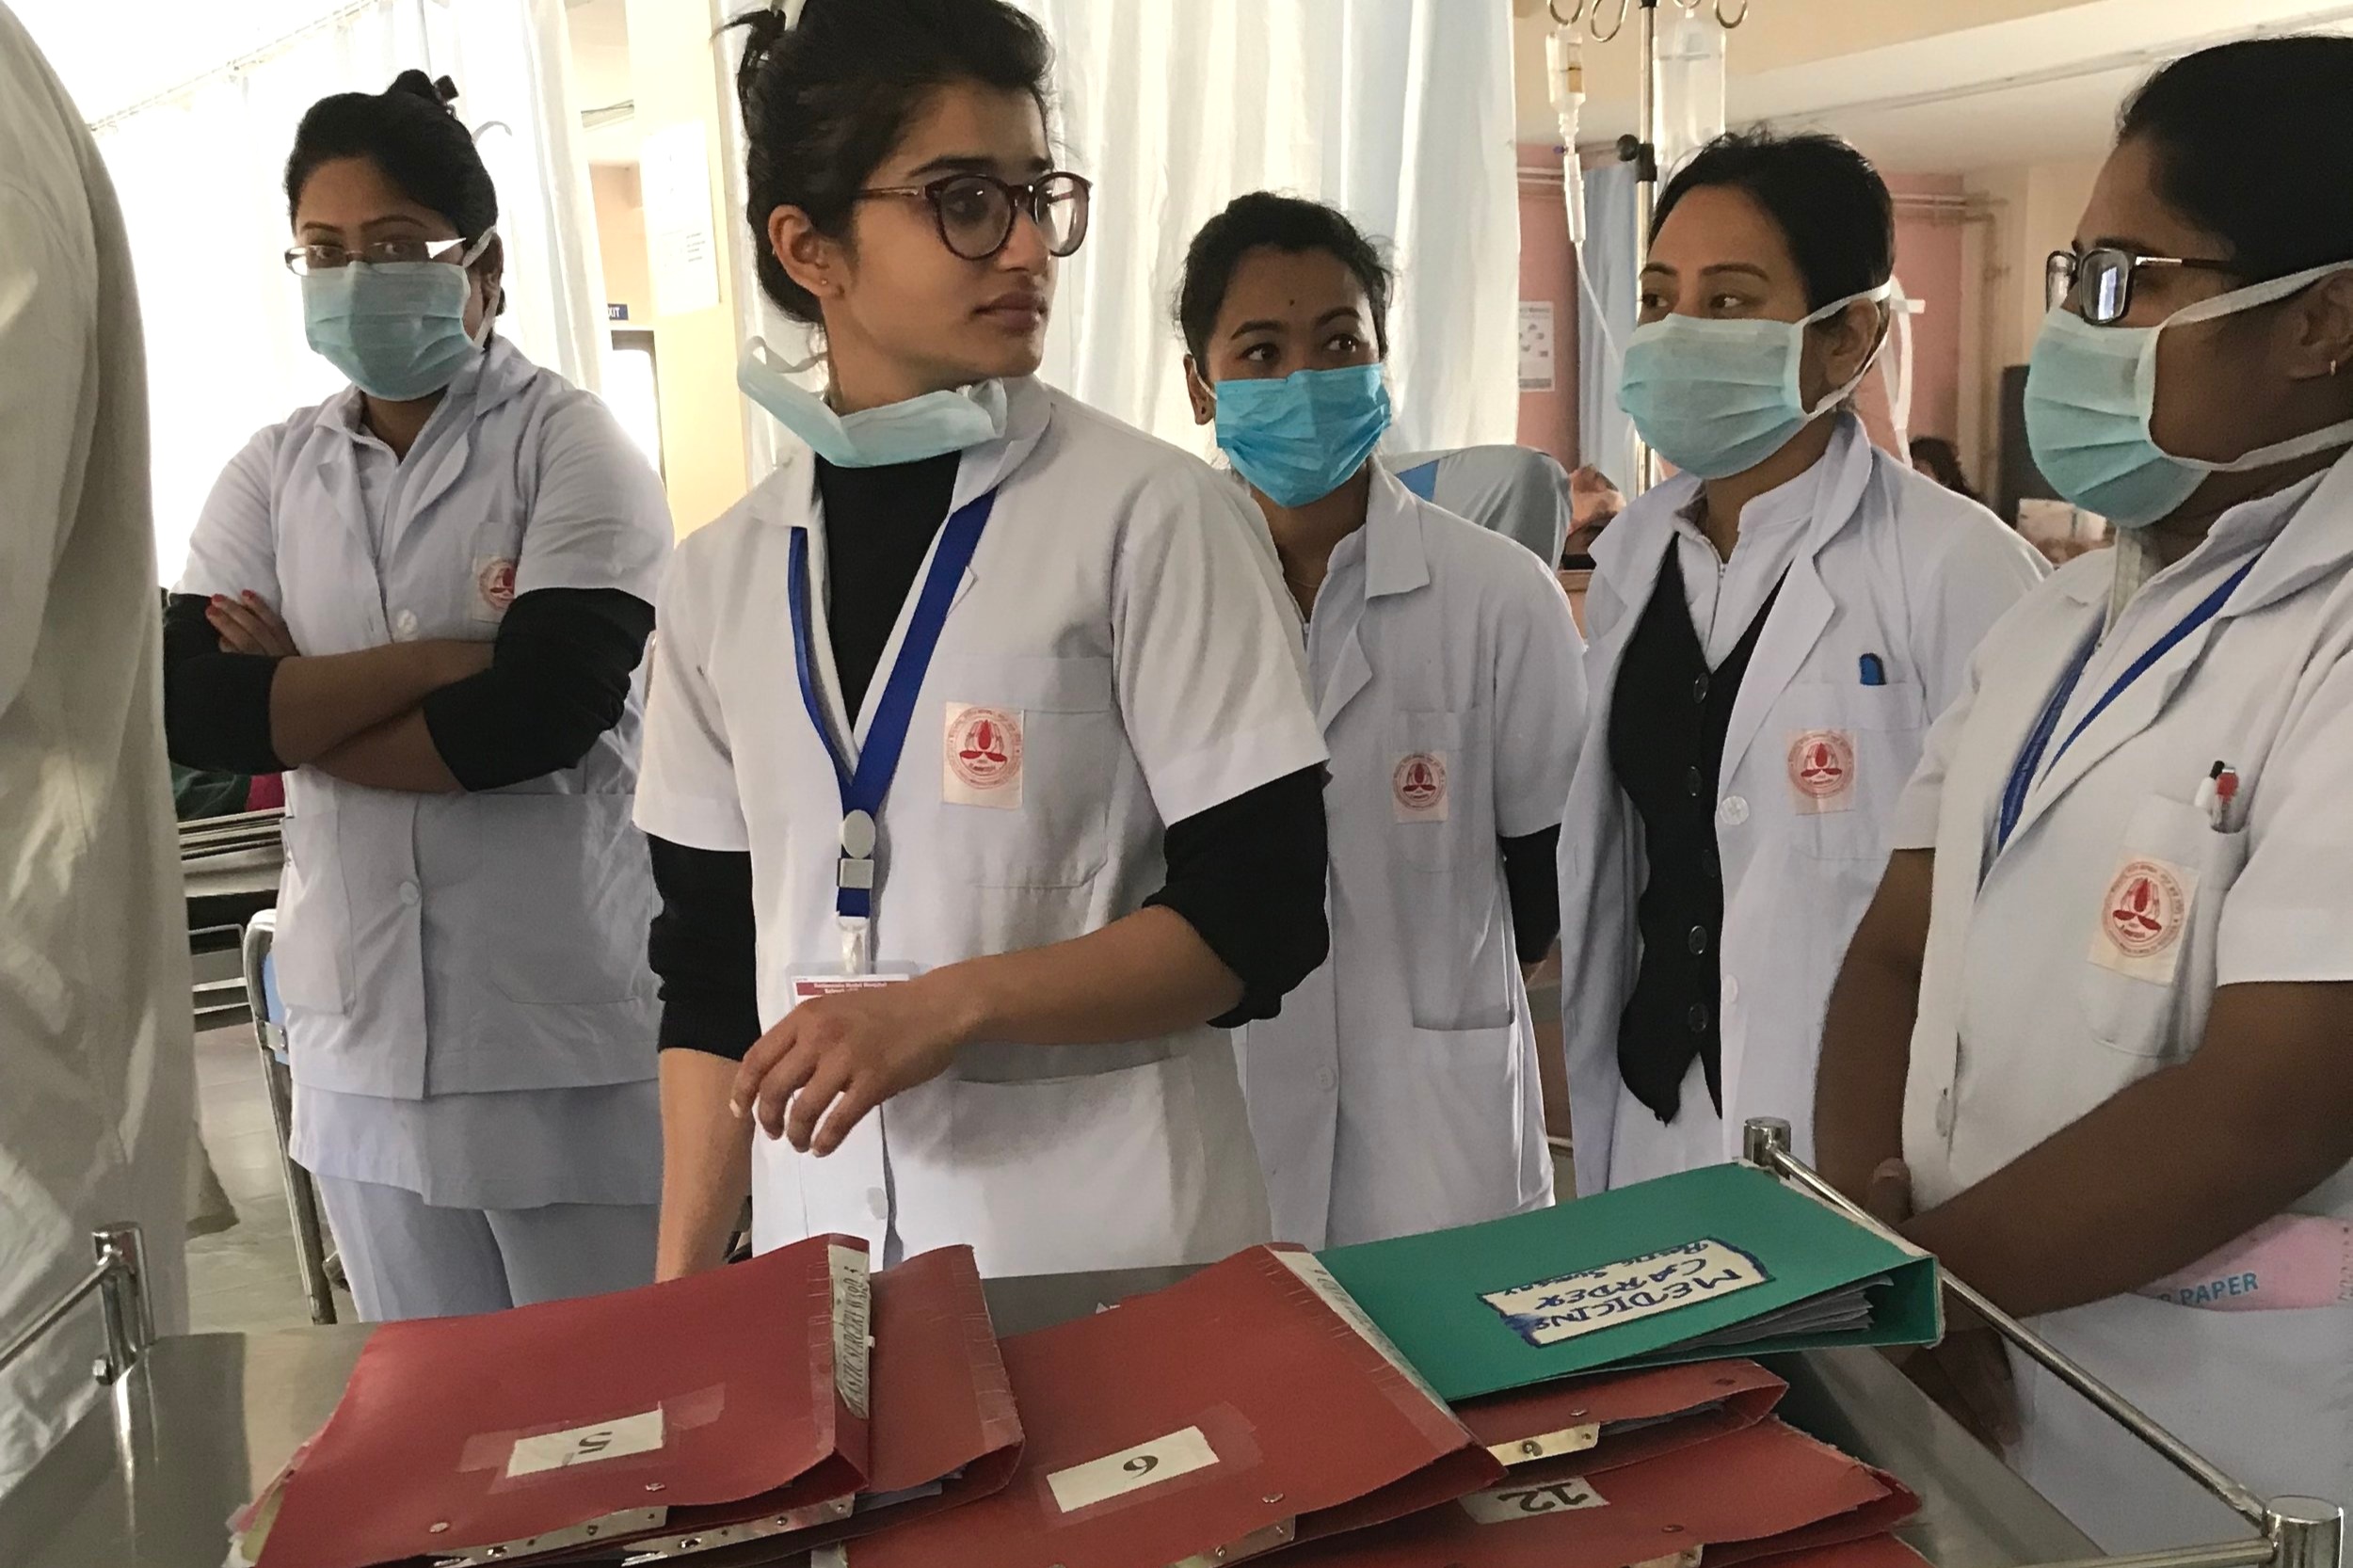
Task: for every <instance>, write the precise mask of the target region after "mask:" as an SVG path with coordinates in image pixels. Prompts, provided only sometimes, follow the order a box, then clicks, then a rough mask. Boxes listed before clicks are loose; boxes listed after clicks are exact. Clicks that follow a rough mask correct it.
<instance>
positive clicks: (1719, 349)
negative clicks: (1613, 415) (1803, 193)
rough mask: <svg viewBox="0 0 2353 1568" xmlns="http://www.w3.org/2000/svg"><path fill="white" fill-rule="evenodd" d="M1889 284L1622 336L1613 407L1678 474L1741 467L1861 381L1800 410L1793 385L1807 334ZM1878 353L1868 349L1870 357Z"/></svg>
mask: <svg viewBox="0 0 2353 1568" xmlns="http://www.w3.org/2000/svg"><path fill="white" fill-rule="evenodd" d="M1893 288H1894V284H1892V283H1881V285H1880V286H1879V287H1878V288H1875V289H1866V290H1865V291H1864V292H1863V293H1861V294H1850V295H1849V296H1847V297H1846V298H1844V299H1837V300H1833V301H1832V302H1831V303H1830V304H1828V305H1825V306H1823V307H1822V308H1821V309H1820V310H1818V311H1817V312H1814V313H1813V314H1812V315H1810V316H1807V317H1806V318H1805V319H1804V320H1803V321H1718V320H1711V319H1708V318H1706V317H1703V316H1688V315H1668V316H1661V317H1660V318H1659V319H1658V320H1657V321H1653V322H1647V323H1645V324H1643V325H1642V326H1641V327H1637V328H1635V329H1634V335H1633V336H1632V337H1630V338H1628V339H1627V340H1626V345H1625V372H1624V373H1623V374H1622V375H1621V376H1620V377H1619V380H1618V407H1619V408H1623V409H1625V414H1626V417H1627V418H1628V419H1630V420H1632V421H1633V422H1634V428H1635V431H1636V432H1637V433H1638V434H1640V435H1641V438H1642V440H1644V441H1645V442H1647V443H1648V444H1649V446H1650V448H1651V450H1652V451H1654V452H1656V453H1657V454H1658V455H1659V456H1661V457H1664V458H1666V459H1667V461H1669V462H1671V463H1673V465H1674V466H1675V467H1676V468H1678V469H1680V470H1682V471H1683V472H1686V473H1693V474H1697V475H1698V476H1699V477H1701V478H1702V479H1723V478H1727V477H1729V476H1730V475H1732V474H1736V473H1744V472H1747V471H1748V470H1750V469H1753V468H1754V467H1755V466H1756V465H1757V464H1759V463H1761V462H1763V461H1764V460H1765V459H1766V458H1768V457H1769V456H1772V455H1773V454H1774V453H1776V452H1779V451H1780V450H1781V449H1782V448H1783V447H1785V446H1787V445H1788V444H1789V441H1790V439H1791V438H1792V437H1794V436H1796V435H1797V433H1798V432H1799V431H1801V430H1802V429H1804V428H1805V427H1806V425H1807V424H1811V423H1812V422H1813V421H1814V420H1815V419H1817V418H1818V417H1819V416H1820V415H1821V414H1822V413H1823V412H1824V411H1826V410H1828V409H1831V408H1836V407H1837V406H1838V405H1839V404H1840V403H1842V402H1844V401H1845V400H1846V397H1847V394H1848V393H1849V392H1853V391H1854V390H1855V388H1857V387H1859V386H1861V385H1862V384H1863V377H1864V376H1865V375H1866V374H1868V373H1869V371H1870V368H1871V360H1869V359H1866V360H1864V362H1863V368H1862V369H1861V370H1858V371H1856V372H1855V376H1854V379H1853V380H1851V381H1849V382H1848V383H1847V384H1846V385H1845V386H1843V387H1841V388H1839V389H1838V390H1837V391H1836V392H1832V393H1831V394H1830V395H1829V396H1827V397H1825V398H1823V399H1822V400H1821V401H1820V402H1818V403H1817V404H1815V405H1814V406H1813V407H1812V408H1808V407H1807V406H1806V402H1805V394H1804V393H1803V392H1801V391H1800V390H1799V385H1798V372H1799V367H1800V365H1801V363H1802V362H1803V360H1804V355H1805V331H1806V328H1809V327H1811V326H1813V325H1814V324H1815V323H1816V322H1817V321H1828V320H1829V319H1830V318H1831V317H1833V316H1834V315H1836V314H1838V312H1841V311H1844V310H1846V309H1847V308H1848V307H1849V306H1850V305H1853V304H1855V303H1856V302H1858V301H1863V300H1867V301H1870V302H1872V303H1874V304H1876V303H1877V302H1878V301H1880V300H1882V299H1885V298H1886V297H1887V296H1888V295H1889V293H1890V292H1891V291H1892V290H1893ZM1877 357H1878V353H1877V350H1876V349H1875V350H1874V351H1873V354H1872V357H1871V358H1872V359H1876V358H1877Z"/></svg>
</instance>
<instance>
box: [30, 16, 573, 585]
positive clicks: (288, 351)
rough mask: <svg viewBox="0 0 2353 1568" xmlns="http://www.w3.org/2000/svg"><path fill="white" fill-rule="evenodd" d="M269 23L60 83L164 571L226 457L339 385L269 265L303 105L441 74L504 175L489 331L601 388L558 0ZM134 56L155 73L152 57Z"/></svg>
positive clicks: (295, 291) (53, 34)
mask: <svg viewBox="0 0 2353 1568" xmlns="http://www.w3.org/2000/svg"><path fill="white" fill-rule="evenodd" d="M270 16H271V20H272V21H273V23H274V24H279V25H280V31H277V32H275V33H273V34H272V35H271V38H270V39H268V40H261V41H259V42H257V41H256V40H253V39H252V38H251V37H250V36H249V35H248V34H245V33H238V34H233V35H231V36H225V37H223V38H221V39H219V40H215V41H213V42H211V44H210V50H211V52H210V53H209V54H208V53H207V52H206V51H207V47H208V45H207V40H206V36H205V35H204V34H203V33H202V32H201V31H200V30H197V31H189V32H187V33H186V34H185V35H184V36H182V37H180V38H178V39H177V40H176V45H177V47H178V49H179V50H180V53H179V55H178V57H177V67H178V69H177V71H176V72H175V74H174V75H173V76H172V77H171V79H170V82H169V83H167V84H164V85H161V86H157V87H154V88H153V89H152V96H148V97H145V98H142V99H140V100H137V101H134V102H120V101H109V99H108V98H107V96H106V93H107V88H108V82H107V81H106V79H104V78H103V77H102V78H97V79H94V80H88V83H87V85H86V82H85V80H79V79H76V77H74V76H69V77H68V80H67V85H68V87H69V88H72V89H73V90H74V92H75V94H76V98H77V101H78V102H80V103H81V104H82V105H83V112H84V113H85V114H88V115H91V116H92V117H93V128H94V129H95V131H96V132H97V136H98V145H99V149H100V151H101V152H103V153H104V157H105V160H106V166H107V169H108V172H109V173H110V174H111V175H112V177H113V179H114V182H115V185H116V188H117V190H118V192H119V193H120V198H121V201H122V208H123V214H124V216H125V219H126V221H127V223H128V226H129V229H130V234H131V245H132V251H133V260H134V264H135V267H136V273H137V278H138V286H139V307H140V313H141V316H142V318H143V320H144V322H145V327H146V336H147V363H148V389H149V401H150V407H151V410H152V421H151V425H152V439H153V452H154V483H155V528H156V557H157V561H158V563H159V565H160V566H161V568H162V570H163V573H164V575H165V577H166V578H167V579H168V578H170V577H173V576H176V575H177V573H178V571H179V567H180V562H181V560H182V559H183V558H184V555H185V554H186V550H187V538H188V535H189V533H190V532H191V531H192V530H193V529H194V527H195V524H196V518H197V513H198V511H199V510H200V508H201V506H202V505H203V502H204V497H205V495H206V494H207V492H209V491H210V489H211V488H212V486H213V482H214V480H215V479H216V478H217V477H218V476H219V473H220V471H221V468H222V466H223V465H224V464H226V463H227V462H228V460H229V458H230V457H231V456H232V455H233V454H234V453H235V452H236V451H237V449H238V448H239V447H241V446H242V445H244V443H245V442H246V441H247V440H248V439H250V438H251V436H252V435H253V433H254V432H255V431H256V430H258V429H260V428H261V427H262V426H264V425H265V424H272V423H274V422H276V421H278V420H280V419H283V418H285V417H286V415H287V414H288V413H290V412H292V411H293V410H294V409H296V408H300V407H302V406H304V405H306V404H311V403H315V402H318V401H319V400H320V399H322V398H324V397H327V396H328V395H329V394H331V393H332V392H334V391H335V389H336V388H337V387H339V386H340V385H342V379H341V377H339V376H337V375H336V374H335V373H334V371H333V370H331V369H330V368H329V367H328V365H327V364H326V362H325V361H324V360H320V359H319V358H318V357H317V356H316V355H314V354H312V352H311V350H310V348H309V345H308V344H305V342H304V341H303V329H302V305H301V290H300V285H299V284H297V283H296V280H295V279H294V277H293V275H292V274H290V273H289V272H287V270H286V269H285V266H284V264H283V262H282V260H281V258H282V256H283V253H284V251H285V248H286V247H287V246H288V245H289V244H290V243H291V239H290V235H289V227H288V222H287V213H286V201H285V194H284V189H283V183H282V182H283V173H284V168H285V163H286V155H287V153H288V152H289V151H291V149H292V147H293V143H294V133H295V127H296V124H297V123H298V122H299V121H300V120H301V118H302V114H303V111H304V110H306V109H308V108H309V107H310V106H311V104H313V103H315V102H316V101H318V100H319V99H320V98H323V97H325V96H327V95H328V94H329V93H334V92H347V91H363V92H377V91H381V90H382V89H383V88H385V87H386V86H387V85H388V84H389V83H390V82H391V81H392V78H393V77H394V76H395V75H397V74H399V72H401V71H403V70H404V69H407V68H408V67H411V66H414V67H418V68H421V69H424V70H425V71H427V72H431V73H432V74H434V75H436V76H440V75H448V76H451V77H453V78H455V79H456V83H457V85H458V88H459V90H460V92H461V94H462V96H461V97H460V98H459V100H458V104H457V109H458V112H459V114H460V116H461V117H462V118H464V119H465V120H466V121H467V122H468V124H470V125H472V126H473V127H475V128H476V129H477V131H478V132H480V133H482V134H481V135H480V136H479V142H480V146H481V148H482V152H483V157H484V160H485V161H486V162H487V163H488V166H489V168H490V172H491V175H492V177H493V179H494V180H495V181H496V183H497V185H498V193H499V205H500V209H501V215H502V216H501V225H500V228H501V232H502V233H503V234H504V236H505V239H506V247H507V262H506V271H507V296H508V300H509V305H508V309H507V313H506V315H505V317H504V320H503V321H502V322H501V323H500V330H501V331H503V332H504V333H505V334H506V335H507V336H508V337H510V338H511V339H513V340H514V341H515V342H516V344H518V345H520V347H521V348H522V350H523V351H524V352H525V353H526V354H528V355H530V356H531V358H533V359H534V360H537V361H538V362H539V363H542V364H545V365H548V366H551V367H552V368H553V369H556V370H558V371H560V372H562V373H563V374H564V375H565V376H569V377H570V378H572V379H574V380H576V381H580V382H582V383H584V384H585V385H589V386H592V387H593V386H594V385H596V379H597V372H598V367H599V364H600V360H599V353H600V344H601V342H602V333H601V331H600V330H599V324H598V323H597V322H596V320H595V316H596V313H597V312H598V309H599V305H598V302H599V301H600V299H601V297H602V294H603V291H602V287H601V285H600V282H598V278H599V268H598V257H597V254H596V225H595V224H594V223H593V222H592V221H588V220H587V217H586V216H585V215H586V214H587V212H588V211H589V208H588V197H587V193H586V183H587V176H586V172H585V168H584V166H583V165H582V164H581V163H580V161H579V159H578V157H577V156H576V150H575V149H574V148H573V147H572V146H571V141H570V138H571V137H572V136H574V135H576V134H577V133H576V127H577V124H578V118H577V115H576V113H575V110H574V107H573V104H572V103H571V97H570V94H569V92H568V89H567V87H566V84H565V81H564V76H563V62H564V60H565V58H566V56H567V54H568V51H567V50H566V49H565V47H564V33H563V30H562V29H563V6H562V0H360V3H357V4H352V3H345V4H333V3H331V0H310V3H309V6H308V13H307V14H302V13H300V12H297V11H296V9H295V8H294V5H293V3H292V0H274V9H273V10H272V11H271V12H270ZM48 23H49V31H48V35H47V36H42V39H41V41H42V43H43V46H44V48H50V49H54V50H55V51H56V53H57V55H58V56H61V57H62V58H64V59H68V60H71V59H76V58H88V59H90V60H92V61H93V62H96V61H99V60H103V59H104V53H103V51H95V50H92V49H91V48H89V47H88V35H89V34H95V33H99V32H103V31H105V30H109V29H111V30H113V31H114V32H115V33H116V34H117V36H120V33H121V27H122V25H123V24H122V21H121V19H120V17H118V16H117V15H116V14H115V13H114V12H112V11H109V10H107V9H106V8H100V7H89V8H72V7H61V8H58V9H56V10H54V11H52V12H51V13H49V16H48ZM77 28H79V29H83V30H85V31H84V32H82V33H77V32H75V31H74V30H75V29H77ZM37 36H40V35H37ZM52 38H56V40H58V41H57V42H56V43H54V44H53V43H52V42H51V39H52ZM232 51H234V53H232ZM139 55H140V57H141V59H143V60H145V61H146V64H145V65H143V66H142V67H141V70H143V71H145V72H147V78H146V79H147V80H149V81H153V80H154V79H155V74H156V70H157V68H156V67H155V64H154V62H153V60H152V58H150V57H148V56H147V55H146V52H145V51H140V52H139ZM91 74H92V73H91V72H89V71H86V72H82V76H83V77H84V78H89V77H90V76H91ZM93 105H100V106H98V107H93ZM489 122H495V123H489ZM486 125H487V127H488V128H487V130H486V129H485V127H486Z"/></svg>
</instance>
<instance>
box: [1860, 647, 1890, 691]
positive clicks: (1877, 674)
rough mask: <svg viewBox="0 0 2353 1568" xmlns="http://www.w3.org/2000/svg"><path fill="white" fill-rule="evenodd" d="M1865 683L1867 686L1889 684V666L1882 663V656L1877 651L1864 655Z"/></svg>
mask: <svg viewBox="0 0 2353 1568" xmlns="http://www.w3.org/2000/svg"><path fill="white" fill-rule="evenodd" d="M1863 683H1864V684H1865V685H1866V686H1884V685H1886V684H1887V666H1886V665H1884V664H1881V663H1880V656H1879V655H1878V654H1876V653H1866V654H1865V655H1864V656H1863Z"/></svg>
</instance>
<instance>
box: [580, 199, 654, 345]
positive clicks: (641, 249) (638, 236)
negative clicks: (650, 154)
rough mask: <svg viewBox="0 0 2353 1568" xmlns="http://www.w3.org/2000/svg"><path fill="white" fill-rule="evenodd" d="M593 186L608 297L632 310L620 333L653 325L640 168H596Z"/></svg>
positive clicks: (651, 290)
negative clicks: (639, 179) (639, 176)
mask: <svg viewBox="0 0 2353 1568" xmlns="http://www.w3.org/2000/svg"><path fill="white" fill-rule="evenodd" d="M588 184H589V188H590V190H591V191H592V192H593V193H594V194H595V197H596V202H597V246H598V248H599V249H600V251H601V252H602V254H603V257H604V297H605V298H606V299H607V300H608V301H610V302H611V303H613V304H616V305H627V306H628V307H629V320H628V321H626V322H618V321H616V322H615V323H613V325H614V326H616V327H631V328H636V327H649V326H651V325H652V324H653V280H652V277H651V275H650V273H649V272H648V267H647V264H646V206H645V199H644V198H643V197H642V196H641V195H640V194H639V192H638V184H637V166H636V165H634V164H594V165H591V166H590V168H589V169H588Z"/></svg>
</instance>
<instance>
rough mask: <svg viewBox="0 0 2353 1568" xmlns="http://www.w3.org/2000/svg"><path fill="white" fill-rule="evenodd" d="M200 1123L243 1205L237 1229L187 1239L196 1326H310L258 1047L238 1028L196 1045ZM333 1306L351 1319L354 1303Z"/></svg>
mask: <svg viewBox="0 0 2353 1568" xmlns="http://www.w3.org/2000/svg"><path fill="white" fill-rule="evenodd" d="M196 1092H197V1122H198V1125H199V1126H200V1127H201V1128H203V1133H204V1146H205V1148H206V1150H207V1151H208V1152H209V1153H210V1154H211V1155H212V1158H213V1169H214V1170H215V1172H216V1174H218V1176H220V1181H221V1185H222V1186H223V1187H224V1188H226V1189H227V1190H228V1192H229V1196H230V1199H231V1201H232V1202H233V1203H234V1204H235V1205H236V1208H237V1223H236V1224H234V1225H232V1226H231V1227H230V1228H229V1229H227V1230H224V1231H221V1232H220V1233H218V1234H217V1235H214V1236H204V1237H199V1238H197V1239H196V1240H191V1241H190V1242H189V1243H188V1296H189V1308H190V1315H191V1319H192V1322H191V1325H190V1326H191V1327H192V1328H194V1330H195V1331H196V1332H197V1333H199V1334H210V1333H219V1332H224V1331H231V1330H235V1331H248V1330H253V1329H273V1328H299V1327H301V1326H303V1325H304V1324H307V1323H308V1322H310V1320H311V1313H310V1308H309V1307H308V1306H307V1305H306V1304H304V1302H303V1299H302V1281H301V1278H300V1276H299V1274H298V1273H297V1272H296V1267H295V1249H294V1222H293V1221H292V1220H291V1219H290V1218H289V1217H288V1216H287V1213H286V1193H285V1189H284V1188H283V1187H282V1186H280V1182H279V1176H278V1139H277V1134H276V1133H275V1132H274V1131H273V1130H272V1129H271V1128H270V1120H269V1100H268V1097H267V1096H266V1095H265V1094H264V1090H263V1087H262V1071H261V1065H260V1062H259V1059H258V1058H257V1057H256V1055H255V1053H254V1049H253V1032H252V1030H251V1029H249V1028H248V1027H247V1026H246V1025H243V1024H239V1025H237V1026H236V1027H235V1028H233V1029H217V1030H214V1031H212V1032H209V1033H204V1034H200V1035H198V1036H197V1039H196ZM336 1310H337V1313H338V1315H339V1316H340V1317H341V1318H342V1319H343V1320H344V1321H346V1322H347V1321H350V1320H351V1319H352V1316H353V1314H352V1310H351V1300H350V1298H349V1297H348V1296H345V1295H344V1294H343V1293H342V1292H341V1291H338V1292H337V1293H336Z"/></svg>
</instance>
